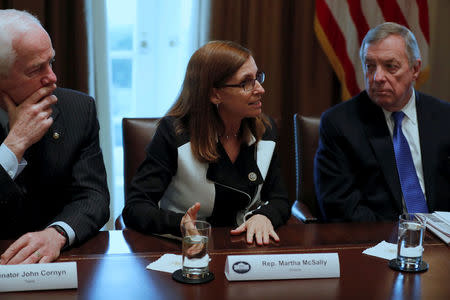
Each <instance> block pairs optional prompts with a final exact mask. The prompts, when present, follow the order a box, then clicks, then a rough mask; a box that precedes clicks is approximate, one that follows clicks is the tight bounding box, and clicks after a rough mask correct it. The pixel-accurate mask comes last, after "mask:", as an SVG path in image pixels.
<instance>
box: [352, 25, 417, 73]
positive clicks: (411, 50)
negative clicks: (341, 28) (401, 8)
mask: <svg viewBox="0 0 450 300" xmlns="http://www.w3.org/2000/svg"><path fill="white" fill-rule="evenodd" d="M390 35H398V36H400V37H402V38H403V40H404V41H405V45H406V56H407V57H408V63H409V66H410V67H411V68H412V67H413V66H415V65H416V61H417V60H418V59H421V58H420V50H419V45H418V44H417V41H416V38H415V37H414V34H413V33H412V32H411V31H410V30H409V29H408V28H406V27H405V26H402V25H399V24H397V23H393V22H386V23H383V24H380V25H378V26H376V27H375V28H372V29H370V30H369V31H368V32H367V34H366V36H365V37H364V40H363V41H362V43H361V48H360V49H359V57H360V58H361V63H362V65H363V68H365V61H366V47H367V46H368V45H371V44H375V43H377V42H379V41H381V40H384V39H385V38H387V37H388V36H390Z"/></svg>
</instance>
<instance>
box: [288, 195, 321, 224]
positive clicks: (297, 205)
mask: <svg viewBox="0 0 450 300" xmlns="http://www.w3.org/2000/svg"><path fill="white" fill-rule="evenodd" d="M291 213H292V215H293V216H295V217H296V218H297V219H299V220H300V221H302V222H303V223H316V222H318V219H317V218H316V217H314V216H313V215H312V214H311V212H310V211H309V208H308V206H306V205H305V204H304V203H302V202H299V201H298V200H296V201H295V202H294V204H293V205H292V208H291Z"/></svg>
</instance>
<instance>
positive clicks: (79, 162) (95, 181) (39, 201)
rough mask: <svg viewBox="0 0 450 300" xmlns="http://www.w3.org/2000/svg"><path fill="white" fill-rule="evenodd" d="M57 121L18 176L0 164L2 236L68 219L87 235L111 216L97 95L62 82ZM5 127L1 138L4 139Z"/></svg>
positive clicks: (30, 152)
mask: <svg viewBox="0 0 450 300" xmlns="http://www.w3.org/2000/svg"><path fill="white" fill-rule="evenodd" d="M54 94H55V95H56V96H57V97H58V102H57V103H56V104H55V105H54V106H53V107H52V109H53V114H52V117H53V119H54V122H53V124H52V126H51V127H50V129H49V130H48V132H47V133H46V134H45V135H44V137H43V138H42V139H41V140H40V141H39V142H37V143H36V144H34V145H32V146H31V147H30V148H29V149H27V151H26V152H25V155H24V158H25V159H26V160H27V163H28V165H27V166H26V167H25V169H24V170H23V171H22V173H20V174H19V176H18V177H17V178H16V179H15V180H14V181H13V180H12V179H11V177H10V176H9V175H8V174H7V173H6V172H5V170H4V169H3V168H2V167H0V187H1V192H0V238H2V239H5V238H16V237H18V236H20V235H21V234H23V233H26V232H30V231H37V230H42V229H44V228H45V227H46V226H48V225H49V224H50V223H53V222H55V221H63V222H65V223H67V224H68V225H69V226H70V227H72V229H73V230H74V231H75V234H76V241H78V242H81V241H84V240H85V239H86V238H88V237H89V236H91V235H93V234H94V233H95V232H97V231H98V230H99V229H100V228H101V227H102V226H103V225H104V224H105V223H106V222H107V221H108V219H109V192H108V188H107V184H106V171H105V166H104V163H103V156H102V152H101V150H100V146H99V136H98V133H99V124H98V120H97V114H96V109H95V102H94V99H92V98H91V97H89V96H87V95H85V94H82V93H80V92H76V91H72V90H68V89H62V88H58V89H56V90H55V92H54ZM5 132H6V131H5V128H0V143H1V142H3V140H4V139H5Z"/></svg>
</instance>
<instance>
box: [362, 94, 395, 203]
mask: <svg viewBox="0 0 450 300" xmlns="http://www.w3.org/2000/svg"><path fill="white" fill-rule="evenodd" d="M359 107H360V110H361V111H360V114H359V115H360V116H361V119H362V124H364V130H365V132H366V134H367V137H368V140H369V143H370V145H371V146H372V149H373V152H374V155H375V157H376V159H377V161H378V163H379V165H380V169H381V172H382V173H383V175H384V178H385V180H386V182H387V184H388V186H389V189H390V190H391V193H392V195H393V196H394V199H395V204H396V206H397V208H398V209H399V210H401V209H402V193H401V189H400V180H399V178H398V173H397V164H396V162H395V154H394V148H393V144H392V138H391V135H390V133H389V129H388V127H387V124H386V119H385V117H384V113H383V111H382V109H381V108H380V107H378V106H377V105H376V104H374V103H373V102H372V101H371V100H370V99H369V97H368V96H367V94H366V93H364V97H362V98H361V101H360V106H359Z"/></svg>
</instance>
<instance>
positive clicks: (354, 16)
mask: <svg viewBox="0 0 450 300" xmlns="http://www.w3.org/2000/svg"><path fill="white" fill-rule="evenodd" d="M383 22H395V23H398V24H401V25H403V26H406V27H408V28H409V29H410V30H411V31H412V32H413V33H414V35H415V37H416V39H417V43H418V44H419V48H420V53H421V55H422V71H421V74H420V76H419V78H418V80H417V81H416V86H420V85H421V84H422V83H423V82H425V81H426V80H427V78H428V76H429V61H428V48H429V47H430V32H429V21H428V3H427V0H316V13H315V18H314V30H315V32H316V36H317V38H318V40H319V42H320V44H321V46H322V48H323V49H324V51H325V53H326V55H327V57H328V59H329V61H330V63H331V65H332V66H333V69H334V71H335V72H336V74H337V77H338V78H339V81H340V82H341V85H342V100H345V99H349V98H351V97H352V96H355V95H356V94H358V93H359V92H360V91H362V90H364V76H363V71H362V66H361V61H360V59H359V48H360V46H361V42H362V40H363V39H364V36H365V35H366V33H367V31H369V29H370V28H373V27H375V26H377V25H378V24H381V23H383Z"/></svg>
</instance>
